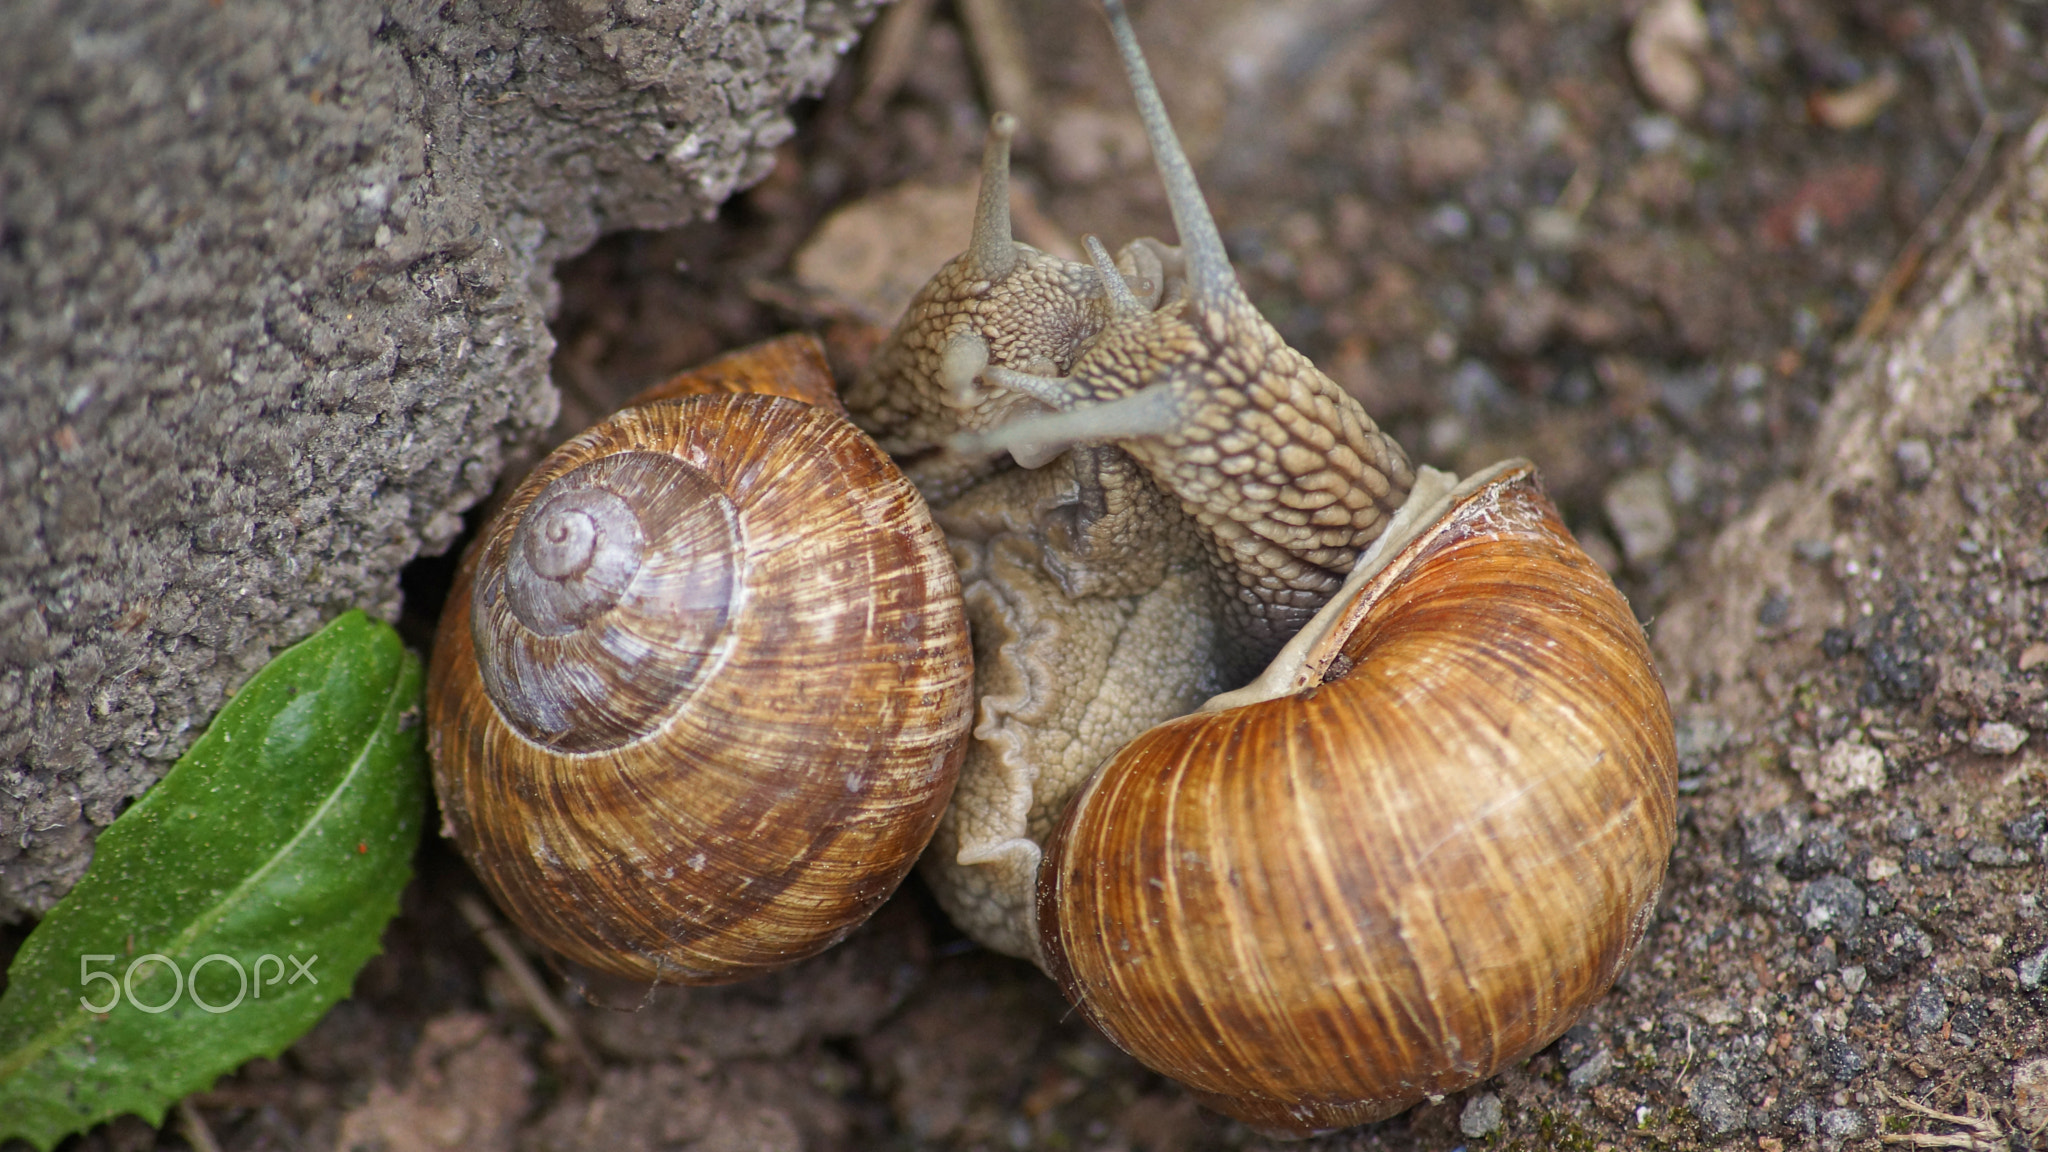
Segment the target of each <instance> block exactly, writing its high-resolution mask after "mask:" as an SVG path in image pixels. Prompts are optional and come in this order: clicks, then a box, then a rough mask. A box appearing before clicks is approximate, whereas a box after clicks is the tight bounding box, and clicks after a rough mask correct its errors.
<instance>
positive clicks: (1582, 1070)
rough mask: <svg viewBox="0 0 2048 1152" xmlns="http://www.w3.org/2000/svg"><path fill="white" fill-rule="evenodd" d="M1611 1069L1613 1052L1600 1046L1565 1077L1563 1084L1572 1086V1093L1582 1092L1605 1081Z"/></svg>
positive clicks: (1604, 1046)
mask: <svg viewBox="0 0 2048 1152" xmlns="http://www.w3.org/2000/svg"><path fill="white" fill-rule="evenodd" d="M1613 1068H1614V1052H1613V1051H1612V1050H1611V1049H1609V1048H1608V1047H1607V1046H1606V1045H1605V1044H1602V1045H1601V1046H1600V1047H1599V1048H1597V1049H1595V1050H1594V1051H1593V1054H1592V1055H1590V1056H1588V1057H1586V1059H1585V1061H1584V1062H1583V1063H1581V1064H1579V1066H1578V1067H1576V1068H1573V1069H1572V1070H1571V1072H1570V1074H1568V1075H1567V1076H1566V1077H1565V1082H1566V1083H1568V1084H1570V1085H1571V1086H1572V1090H1573V1091H1575V1092H1583V1091H1585V1090H1586V1089H1588V1088H1591V1087H1593V1086H1594V1085H1595V1084H1598V1083H1600V1082H1601V1081H1603V1080H1605V1079H1607V1073H1608V1072H1610V1071H1612V1070H1613Z"/></svg>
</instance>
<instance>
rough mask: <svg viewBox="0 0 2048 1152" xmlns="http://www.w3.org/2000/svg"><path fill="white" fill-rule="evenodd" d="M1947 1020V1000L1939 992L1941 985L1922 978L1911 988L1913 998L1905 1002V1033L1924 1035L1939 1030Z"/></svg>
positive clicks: (1916, 1035)
mask: <svg viewBox="0 0 2048 1152" xmlns="http://www.w3.org/2000/svg"><path fill="white" fill-rule="evenodd" d="M1947 1020H1948V1001H1947V1000H1946V999H1945V998H1943V996H1942V994H1941V985H1939V984H1937V983H1935V982H1934V981H1932V980H1923V981H1921V983H1920V986H1919V987H1918V988H1916V989H1914V990H1913V998H1912V999H1911V1000H1908V1001H1907V1002H1906V1021H1905V1023H1906V1035H1908V1036H1914V1037H1918V1036H1926V1035H1930V1034H1932V1033H1935V1032H1939V1031H1941V1026H1942V1024H1944V1023H1946V1022H1947Z"/></svg>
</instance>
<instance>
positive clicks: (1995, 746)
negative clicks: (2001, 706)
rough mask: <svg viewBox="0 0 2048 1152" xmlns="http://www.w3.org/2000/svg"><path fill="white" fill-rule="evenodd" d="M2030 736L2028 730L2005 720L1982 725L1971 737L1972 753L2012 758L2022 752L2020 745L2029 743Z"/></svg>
mask: <svg viewBox="0 0 2048 1152" xmlns="http://www.w3.org/2000/svg"><path fill="white" fill-rule="evenodd" d="M2029 735H2031V733H2029V732H2028V731H2027V730H2026V729H2024V728H2022V727H2020V726H2019V725H2017V724H2008V723H2006V722H2005V721H2003V720H1999V721H1994V722H1993V723H1990V724H1980V725H1978V726H1977V731H1976V733H1975V734H1973V735H1972V736H1971V737H1970V751H1972V752H1982V753H1983V754H1984V755H1986V756H2010V755H2012V754H2013V753H2015V752H2017V751H2019V750H2020V745H2022V744H2025V743H2026V742H2027V737H2028V736H2029Z"/></svg>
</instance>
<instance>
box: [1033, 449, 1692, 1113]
mask: <svg viewBox="0 0 2048 1152" xmlns="http://www.w3.org/2000/svg"><path fill="white" fill-rule="evenodd" d="M1332 609H1333V610H1342V611H1343V612H1345V613H1346V614H1348V617H1349V620H1350V621H1355V626H1348V627H1340V628H1339V629H1338V630H1337V631H1336V632H1335V633H1333V636H1332V640H1331V642H1330V643H1329V644H1328V645H1327V646H1326V647H1327V649H1328V654H1327V655H1325V656H1324V657H1323V662H1324V665H1325V667H1324V669H1323V670H1322V671H1321V672H1320V673H1318V674H1315V675H1313V676H1312V677H1311V683H1310V686H1308V687H1305V688H1303V689H1301V690H1299V691H1296V692H1292V693H1289V694H1286V695H1282V696H1279V697H1278V698H1276V699H1272V700H1268V701H1264V702H1261V703H1257V704H1253V705H1249V706H1244V707H1238V708H1232V709H1228V710H1224V711H1220V712H1205V713H1200V714H1197V715H1193V716H1188V717H1185V718H1182V719H1180V720H1177V721H1173V722H1171V723H1168V724H1165V725H1162V726H1160V727H1158V728H1155V729H1152V730H1151V731H1149V732H1147V733H1146V734H1145V735H1144V736H1141V737H1140V738H1138V739H1137V740H1136V741H1133V742H1132V743H1131V744H1130V745H1129V746H1127V747H1126V748H1125V749H1124V750H1123V751H1121V752H1120V753H1118V754H1117V756H1116V757H1115V758H1114V759H1112V761H1111V762H1110V763H1109V764H1108V765H1106V766H1105V767H1104V768H1103V769H1102V771H1100V772H1099V773H1097V774H1096V776H1095V777H1094V779H1093V780H1092V781H1091V782H1090V784H1089V785H1088V787H1087V788H1086V789H1085V790H1084V791H1083V792H1082V793H1081V794H1080V795H1079V796H1077V797H1076V798H1075V800H1074V802H1073V803H1072V804H1071V805H1070V806H1069V807H1068V809H1067V812H1066V816H1065V818H1064V820H1063V821H1062V823H1061V825H1060V827H1059V829H1058V831H1057V832H1056V833H1055V834H1054V837H1053V841H1052V843H1051V844H1049V845H1048V846H1047V850H1046V859H1045V864H1044V866H1043V868H1042V870H1041V874H1040V887H1039V899H1040V909H1039V925H1040V932H1041V943H1042V953H1043V956H1044V958H1045V964H1046V967H1047V969H1048V971H1049V972H1050V973H1051V974H1052V975H1053V976H1054V978H1055V979H1056V980H1058V981H1059V983H1060V984H1061V986H1062V988H1063V990H1064V991H1065V992H1066V993H1067V995H1068V997H1069V999H1071V1000H1072V1001H1073V1002H1074V1003H1075V1004H1076V1005H1078V1006H1079V1007H1080V1008H1081V1009H1082V1011H1083V1012H1084V1013H1085V1014H1086V1015H1087V1016H1088V1017H1089V1019H1090V1020H1092V1021H1093V1022H1094V1023H1095V1024H1096V1025H1097V1026H1098V1027H1100V1028H1101V1029H1102V1030H1103V1031H1104V1032H1105V1033H1106V1034H1107V1035H1108V1036H1109V1037H1110V1038H1111V1039H1112V1040H1114V1041H1115V1042H1116V1043H1117V1044H1118V1045H1119V1046H1121V1047H1122V1048H1124V1049H1125V1050H1126V1051H1128V1052H1130V1053H1132V1054H1133V1055H1135V1056H1137V1057H1138V1059H1139V1060H1141V1061H1143V1062H1144V1063H1145V1064H1147V1065H1148V1066H1150V1067H1152V1068H1154V1069H1156V1070H1158V1071H1160V1072H1163V1073H1165V1074H1166V1075H1169V1076H1172V1077H1173V1078H1175V1079H1177V1080H1179V1081H1181V1082H1182V1083H1184V1084H1186V1085H1188V1086H1189V1087H1190V1088H1191V1089H1193V1090H1195V1091H1196V1092H1197V1093H1198V1094H1199V1095H1200V1096H1201V1097H1202V1099H1203V1102H1204V1103H1206V1104H1209V1105H1210V1106H1211V1107H1214V1108H1217V1109H1218V1110H1220V1111H1223V1112H1226V1113H1228V1114H1230V1115H1233V1116H1236V1117H1238V1118H1239V1119H1242V1120H1244V1121H1246V1122H1247V1123H1250V1124H1252V1125H1254V1126H1255V1127H1258V1128H1260V1129H1262V1130H1265V1131H1268V1132H1272V1133H1276V1134H1285V1135H1307V1134H1310V1133H1313V1132H1318V1131H1326V1130H1331V1129H1336V1128H1343V1127H1347V1126H1350V1125H1353V1124H1360V1123H1365V1122H1368V1121H1371V1120H1377V1119H1381V1118H1383V1117H1386V1116H1391V1115H1393V1114H1394V1113H1396V1112H1399V1111H1401V1110H1403V1109H1405V1108H1407V1107H1409V1106H1410V1105H1412V1104H1414V1103H1416V1102H1418V1101H1419V1100H1421V1099H1423V1098H1425V1097H1427V1096H1430V1095H1436V1094H1442V1093H1447V1092H1453V1091H1456V1090H1458V1089H1461V1088H1464V1087H1466V1086H1468V1085H1470V1084H1473V1083H1476V1082H1477V1081H1479V1080H1482V1079H1485V1078H1486V1077H1488V1076H1491V1075H1493V1074H1494V1073H1495V1072H1497V1071H1499V1070H1500V1069H1501V1068H1503V1067H1505V1066H1506V1065H1508V1064H1511V1063H1513V1062H1514V1061H1516V1060H1519V1059H1521V1058H1523V1057H1525V1056H1527V1055H1529V1054H1530V1053H1532V1052H1534V1051H1535V1050H1536V1049H1538V1048H1540V1047H1541V1046H1543V1045H1544V1044H1547V1043H1549V1042H1550V1041H1551V1040H1552V1039H1554V1038H1555V1037H1556V1036H1557V1035H1559V1034H1560V1033H1562V1032H1563V1031H1564V1030H1565V1028H1567V1027H1569V1026H1570V1025H1571V1023H1572V1022H1573V1021H1574V1020H1576V1019H1577V1018H1578V1016H1579V1015H1580V1013H1582V1012H1583V1011H1584V1010H1585V1009H1586V1008H1587V1007H1588V1006H1589V1005H1590V1004H1591V1003H1592V1002H1593V1001H1594V1000H1596V999H1597V998H1598V997H1599V996H1600V995H1602V994H1603V993H1604V992H1605V991H1606V989H1607V987H1608V986H1609V984H1611V983H1612V981H1613V979H1614V977H1615V975H1616V974H1617V973H1618V971H1619V969H1620V966H1621V965H1622V963H1623V962H1625V961H1626V959H1627V958H1628V956H1629V954H1630V953H1631V952H1632V950H1633V949H1634V948H1635V946H1636V944H1637V942H1638V941H1639V940H1640V939H1641V937H1642V933H1643V930H1644V928H1645V926H1646V924H1647V923H1648V919H1649V916H1650V913H1651V911H1652V910H1653V909H1654V907H1655V903H1656V895H1657V892H1658V889H1659V886H1660V885H1661V883H1662V880H1663V874H1664V863H1665V859H1666V857H1667V855H1668V854H1669V851H1670V848H1671V843H1672V838H1673V822H1674V805H1675V784H1676V776H1675V773H1676V767H1675V765H1676V754H1675V752H1674V750H1673V745H1672V729H1671V722H1670V717H1669V712H1668V709H1667V707H1666V704H1665V698H1664V692H1663V688H1662V686H1661V684H1660V683H1659V682H1658V680H1657V677H1656V675H1655V672H1654V671H1653V669H1652V666H1651V664H1650V657H1649V652H1648V650H1647V647H1646V645H1645V643H1644V640H1643V635H1642V630H1641V628H1640V627H1639V626H1638V625H1637V624H1636V621H1635V618H1634V617H1633V616H1632V615H1631V614H1630V612H1629V610H1628V605H1627V604H1626V602H1625V601H1623V599H1622V598H1621V596H1620V594H1619V593H1618V592H1616V591H1615V590H1614V587H1613V585H1612V584H1611V583H1609V582H1608V580H1607V579H1606V577H1605V576H1604V575H1603V574H1602V573H1601V572H1600V571H1599V569H1598V568H1596V567H1595V566H1594V565H1593V564H1592V562H1591V561H1590V560H1588V559H1587V558H1586V556H1585V554H1584V553H1583V552H1581V551H1580V550H1579V549H1578V547H1577V546H1576V544H1574V543H1573V542H1572V540H1571V537H1570V535H1569V534H1568V533H1567V532H1566V531H1565V529H1564V526H1563V525H1562V524H1561V523H1560V522H1559V521H1558V519H1557V515H1556V513H1555V511H1554V510H1553V509H1552V508H1551V506H1550V504H1549V502H1548V501H1547V500H1546V499H1544V498H1543V496H1542V494H1541V492H1540V491H1539V490H1538V489H1537V487H1536V486H1535V483H1534V480H1533V476H1532V475H1531V472H1530V470H1528V469H1527V468H1526V467H1523V468H1516V469H1513V470H1511V471H1509V472H1508V473H1507V474H1506V475H1504V476H1501V477H1497V478H1495V479H1493V480H1492V481H1490V482H1489V483H1488V484H1486V485H1485V486H1483V487H1482V488H1480V489H1479V490H1478V491H1476V492H1473V493H1470V494H1468V495H1466V496H1465V497H1464V498H1463V499H1462V500H1461V501H1460V502H1459V503H1458V504H1457V505H1456V506H1454V508H1453V509H1452V510H1451V512H1450V513H1449V514H1447V515H1446V516H1445V517H1444V518H1443V519H1441V520H1439V521H1437V522H1436V524H1435V525H1434V526H1432V527H1431V528H1429V529H1428V530H1426V531H1425V533H1424V534H1423V535H1422V536H1421V537H1419V538H1418V539H1416V540H1415V541H1413V542H1411V543H1410V544H1409V545H1408V546H1407V547H1406V548H1404V549H1403V550H1402V551H1401V552H1400V553H1399V555H1398V556H1397V557H1396V558H1395V559H1394V560H1393V562H1392V563H1391V564H1390V565H1389V566H1388V567H1387V568H1386V569H1384V570H1382V571H1381V572H1380V574H1379V575H1378V577H1377V578H1375V579H1374V580H1373V581H1372V582H1371V583H1369V584H1368V585H1367V586H1366V587H1364V588H1363V589H1362V590H1361V591H1360V592H1359V593H1358V595H1357V599H1356V601H1355V602H1352V603H1349V604H1336V605H1332ZM1347 623H1348V622H1347ZM1340 641H1341V642H1340Z"/></svg>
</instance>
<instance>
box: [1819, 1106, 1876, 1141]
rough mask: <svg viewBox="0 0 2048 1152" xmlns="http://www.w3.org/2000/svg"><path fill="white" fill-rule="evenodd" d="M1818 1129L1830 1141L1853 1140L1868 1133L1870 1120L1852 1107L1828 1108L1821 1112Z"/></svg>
mask: <svg viewBox="0 0 2048 1152" xmlns="http://www.w3.org/2000/svg"><path fill="white" fill-rule="evenodd" d="M1820 1130H1821V1133H1822V1134H1823V1135H1825V1136H1827V1137H1828V1139H1829V1140H1830V1141H1835V1142H1839V1141H1842V1140H1855V1139H1857V1138H1859V1137H1862V1136H1867V1135H1869V1134H1870V1121H1869V1120H1868V1119H1866V1118H1865V1117H1864V1115H1863V1113H1861V1112H1859V1111H1857V1110H1856V1109H1854V1108H1830V1109H1828V1110H1827V1111H1826V1112H1823V1113H1821V1116H1820Z"/></svg>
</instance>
